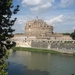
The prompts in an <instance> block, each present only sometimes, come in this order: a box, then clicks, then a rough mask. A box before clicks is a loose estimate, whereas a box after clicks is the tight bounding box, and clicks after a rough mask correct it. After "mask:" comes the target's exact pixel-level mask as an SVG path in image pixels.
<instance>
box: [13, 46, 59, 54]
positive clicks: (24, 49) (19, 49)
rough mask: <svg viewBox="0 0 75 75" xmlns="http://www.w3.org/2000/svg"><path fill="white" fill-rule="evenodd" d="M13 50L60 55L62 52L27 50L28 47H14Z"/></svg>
mask: <svg viewBox="0 0 75 75" xmlns="http://www.w3.org/2000/svg"><path fill="white" fill-rule="evenodd" d="M12 49H13V50H16V51H29V52H42V53H52V54H60V52H57V51H54V50H48V49H37V48H26V47H13V48H12Z"/></svg>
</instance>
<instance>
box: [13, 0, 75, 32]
mask: <svg viewBox="0 0 75 75" xmlns="http://www.w3.org/2000/svg"><path fill="white" fill-rule="evenodd" d="M13 5H14V6H16V5H19V6H20V8H19V9H20V11H19V12H18V13H17V14H16V15H13V16H12V17H13V18H14V17H17V21H16V22H15V25H14V26H13V28H14V29H15V33H24V32H25V25H26V23H27V22H28V21H29V20H35V19H37V17H38V19H42V20H44V21H45V22H46V23H47V24H48V25H50V26H53V27H54V29H53V31H54V32H57V33H72V32H73V31H74V29H75V0H13Z"/></svg>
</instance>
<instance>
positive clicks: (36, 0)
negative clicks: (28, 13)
mask: <svg viewBox="0 0 75 75" xmlns="http://www.w3.org/2000/svg"><path fill="white" fill-rule="evenodd" d="M41 1H42V0H22V4H23V6H25V5H38V4H40V3H41Z"/></svg>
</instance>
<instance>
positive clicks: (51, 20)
mask: <svg viewBox="0 0 75 75" xmlns="http://www.w3.org/2000/svg"><path fill="white" fill-rule="evenodd" d="M63 18H64V16H63V15H59V16H58V17H55V18H53V19H50V20H46V22H47V23H48V24H49V25H55V24H56V23H61V22H63Z"/></svg>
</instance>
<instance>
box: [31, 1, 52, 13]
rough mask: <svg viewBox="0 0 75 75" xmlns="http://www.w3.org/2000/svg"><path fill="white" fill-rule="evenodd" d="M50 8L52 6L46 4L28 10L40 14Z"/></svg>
mask: <svg viewBox="0 0 75 75" xmlns="http://www.w3.org/2000/svg"><path fill="white" fill-rule="evenodd" d="M51 7H52V4H51V3H50V2H47V3H45V4H43V5H39V6H36V7H33V8H30V10H31V11H33V12H41V11H45V10H47V9H49V8H51Z"/></svg>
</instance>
